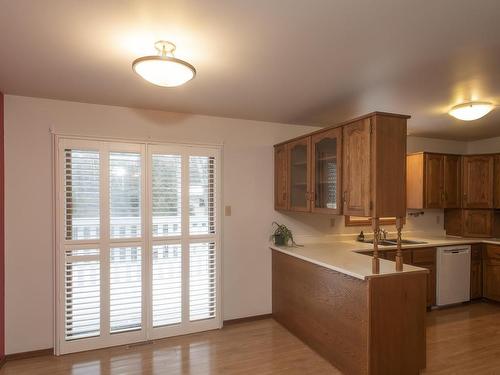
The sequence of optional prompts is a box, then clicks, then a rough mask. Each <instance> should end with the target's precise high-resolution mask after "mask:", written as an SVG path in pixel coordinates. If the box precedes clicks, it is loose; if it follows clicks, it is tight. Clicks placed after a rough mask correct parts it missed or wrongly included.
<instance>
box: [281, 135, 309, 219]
mask: <svg viewBox="0 0 500 375" xmlns="http://www.w3.org/2000/svg"><path fill="white" fill-rule="evenodd" d="M287 152H288V170H289V174H288V175H289V176H290V178H289V183H288V191H289V194H290V200H289V208H290V210H292V211H305V212H307V211H310V210H311V199H310V198H311V196H310V194H311V188H310V183H311V175H310V173H311V168H310V165H311V137H306V138H302V139H299V140H296V141H293V142H290V143H289V144H288V147H287Z"/></svg>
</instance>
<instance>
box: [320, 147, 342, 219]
mask: <svg viewBox="0 0 500 375" xmlns="http://www.w3.org/2000/svg"><path fill="white" fill-rule="evenodd" d="M314 160H315V165H314V168H315V173H314V177H315V178H314V191H315V197H314V207H316V208H326V209H332V210H335V209H337V181H338V178H337V165H338V164H337V138H323V139H322V140H320V141H319V142H318V143H316V144H315V147H314Z"/></svg>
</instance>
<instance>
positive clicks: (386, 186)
mask: <svg viewBox="0 0 500 375" xmlns="http://www.w3.org/2000/svg"><path fill="white" fill-rule="evenodd" d="M407 119H408V116H401V115H390V114H383V113H375V114H373V115H372V116H370V117H365V118H362V119H359V120H357V121H355V122H352V123H349V124H347V125H345V126H344V127H343V137H342V140H343V146H344V147H343V154H342V155H343V207H344V209H343V213H344V215H351V216H365V217H378V218H380V217H404V216H406V199H405V196H406V179H405V175H406V165H405V155H406V120H407Z"/></svg>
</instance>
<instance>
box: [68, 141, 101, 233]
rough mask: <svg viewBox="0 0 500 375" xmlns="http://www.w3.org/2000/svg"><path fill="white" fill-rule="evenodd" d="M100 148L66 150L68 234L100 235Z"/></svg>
mask: <svg viewBox="0 0 500 375" xmlns="http://www.w3.org/2000/svg"><path fill="white" fill-rule="evenodd" d="M99 170H100V167H99V152H98V151H85V150H70V149H66V150H64V199H65V219H66V220H65V224H66V225H65V233H66V235H65V237H66V239H67V240H88V239H97V238H99V230H100V225H99V211H100V210H99V208H100V201H99V199H100V196H99V186H100V183H99Z"/></svg>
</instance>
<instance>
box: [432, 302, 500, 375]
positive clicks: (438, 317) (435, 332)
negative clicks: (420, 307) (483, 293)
mask: <svg viewBox="0 0 500 375" xmlns="http://www.w3.org/2000/svg"><path fill="white" fill-rule="evenodd" d="M424 373H425V374H500V304H497V303H472V304H469V305H464V306H460V307H452V308H448V309H444V310H437V311H433V312H431V313H429V314H427V369H426V371H425V372H424Z"/></svg>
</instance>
